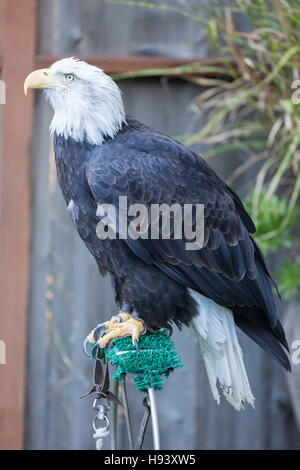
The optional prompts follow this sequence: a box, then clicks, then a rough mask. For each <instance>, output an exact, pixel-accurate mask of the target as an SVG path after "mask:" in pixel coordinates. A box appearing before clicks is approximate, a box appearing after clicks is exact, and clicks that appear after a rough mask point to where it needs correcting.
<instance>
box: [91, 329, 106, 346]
mask: <svg viewBox="0 0 300 470" xmlns="http://www.w3.org/2000/svg"><path fill="white" fill-rule="evenodd" d="M105 330H106V326H105V325H99V326H97V327H96V328H95V329H94V332H93V337H94V341H95V343H96V342H97V341H98V339H99V338H100V336H102V334H101V332H104V331H105Z"/></svg>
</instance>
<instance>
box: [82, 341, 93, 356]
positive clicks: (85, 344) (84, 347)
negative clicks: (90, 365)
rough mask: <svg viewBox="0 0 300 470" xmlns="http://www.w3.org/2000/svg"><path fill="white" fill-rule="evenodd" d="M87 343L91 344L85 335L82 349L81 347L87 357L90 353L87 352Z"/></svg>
mask: <svg viewBox="0 0 300 470" xmlns="http://www.w3.org/2000/svg"><path fill="white" fill-rule="evenodd" d="M88 344H91V343H90V341H89V337H88V336H87V337H86V338H85V340H84V342H83V345H82V349H83V352H84V354H85V355H86V356H87V357H88V358H90V357H91V355H90V353H89V351H88Z"/></svg>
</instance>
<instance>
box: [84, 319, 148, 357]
mask: <svg viewBox="0 0 300 470" xmlns="http://www.w3.org/2000/svg"><path fill="white" fill-rule="evenodd" d="M146 330H147V329H146V326H145V324H144V322H143V320H139V319H137V318H134V317H132V316H131V315H130V314H129V313H126V312H120V313H119V315H114V316H113V317H112V318H111V319H110V320H109V321H106V322H104V323H101V324H100V325H98V326H97V327H96V328H95V329H94V330H92V331H91V333H90V334H89V335H88V340H89V342H90V343H91V344H93V343H97V344H98V345H99V346H100V348H105V346H106V345H107V343H108V342H109V341H110V340H112V339H115V338H121V337H123V336H131V337H132V342H133V344H135V346H136V348H137V350H138V340H139V337H140V335H142V334H144V333H146Z"/></svg>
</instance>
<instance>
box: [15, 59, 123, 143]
mask: <svg viewBox="0 0 300 470" xmlns="http://www.w3.org/2000/svg"><path fill="white" fill-rule="evenodd" d="M28 88H43V89H45V96H46V97H47V99H48V101H49V102H50V105H51V106H52V108H53V110H54V116H53V120H52V122H51V126H50V130H51V132H52V133H53V132H56V134H58V135H63V136H64V137H65V138H68V137H72V138H73V139H75V140H76V141H78V142H82V141H88V142H89V143H91V144H94V145H101V144H102V142H103V140H104V139H105V137H114V136H115V135H116V133H117V132H118V131H119V130H120V129H121V127H122V125H123V123H124V122H125V121H126V119H125V113H124V107H123V101H122V97H121V92H120V89H119V88H118V86H117V85H116V83H115V82H114V81H113V80H112V79H111V78H110V77H109V76H108V75H106V74H105V73H104V72H103V71H102V70H101V69H99V68H98V67H95V66H94V65H90V64H87V63H86V62H83V61H81V60H78V59H76V58H74V57H71V58H66V59H62V60H58V61H57V62H55V63H54V64H53V65H51V67H50V68H49V69H40V70H35V71H34V72H32V73H31V74H30V75H28V77H27V78H26V80H25V83H24V91H25V94H27V90H28Z"/></svg>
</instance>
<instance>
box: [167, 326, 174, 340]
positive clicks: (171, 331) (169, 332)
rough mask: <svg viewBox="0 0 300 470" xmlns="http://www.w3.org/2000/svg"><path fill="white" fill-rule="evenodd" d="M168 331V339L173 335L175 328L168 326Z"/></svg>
mask: <svg viewBox="0 0 300 470" xmlns="http://www.w3.org/2000/svg"><path fill="white" fill-rule="evenodd" d="M166 330H168V337H169V338H170V337H171V336H172V334H173V328H172V327H171V325H167V326H166Z"/></svg>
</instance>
